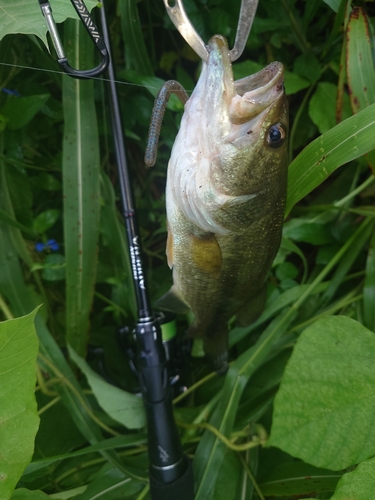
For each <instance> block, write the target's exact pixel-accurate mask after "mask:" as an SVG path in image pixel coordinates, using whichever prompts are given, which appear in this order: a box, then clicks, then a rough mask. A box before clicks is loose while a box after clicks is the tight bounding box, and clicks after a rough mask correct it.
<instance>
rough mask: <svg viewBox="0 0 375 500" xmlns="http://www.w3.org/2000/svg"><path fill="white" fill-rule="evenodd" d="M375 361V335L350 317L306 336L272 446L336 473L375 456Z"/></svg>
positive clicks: (289, 374) (287, 377)
mask: <svg viewBox="0 0 375 500" xmlns="http://www.w3.org/2000/svg"><path fill="white" fill-rule="evenodd" d="M374 358H375V334H374V333H372V332H370V331H369V330H367V329H366V328H365V327H364V326H362V325H361V324H360V323H358V322H357V321H355V320H353V319H351V318H349V317H347V316H333V317H325V318H322V319H320V320H318V321H316V322H315V323H314V324H313V325H311V326H310V327H308V328H307V329H306V330H304V332H303V333H302V334H301V336H300V338H299V340H298V341H297V344H296V347H295V349H294V352H293V354H292V357H291V359H290V361H289V363H288V365H287V368H286V370H285V374H284V377H283V380H282V382H281V387H280V390H279V392H278V394H277V395H276V399H275V403H274V414H273V423H272V429H271V436H270V439H269V441H268V445H270V446H277V447H279V448H281V449H282V450H284V451H286V452H287V453H290V454H291V455H293V456H296V457H298V458H301V459H302V460H304V461H305V462H308V463H311V464H313V465H315V466H316V467H324V468H327V469H332V470H341V469H344V468H346V467H349V466H351V465H354V464H357V463H359V462H361V461H363V460H366V459H368V458H369V457H371V456H372V455H374V454H375V438H374V437H373V436H372V431H371V429H372V422H373V420H374V417H375V409H374V399H375V390H374V386H375V372H374V369H373V366H374ZM348 429H350V432H348Z"/></svg>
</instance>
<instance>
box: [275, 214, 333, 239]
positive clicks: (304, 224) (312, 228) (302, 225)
mask: <svg viewBox="0 0 375 500" xmlns="http://www.w3.org/2000/svg"><path fill="white" fill-rule="evenodd" d="M283 236H285V237H286V238H290V239H291V240H294V241H303V242H305V243H311V244H312V245H325V244H327V243H331V242H332V241H334V238H333V236H332V234H331V231H330V227H329V226H328V225H327V224H324V223H319V222H314V221H313V220H311V219H310V218H302V217H300V218H298V219H290V220H289V221H287V222H286V223H285V224H284V227H283Z"/></svg>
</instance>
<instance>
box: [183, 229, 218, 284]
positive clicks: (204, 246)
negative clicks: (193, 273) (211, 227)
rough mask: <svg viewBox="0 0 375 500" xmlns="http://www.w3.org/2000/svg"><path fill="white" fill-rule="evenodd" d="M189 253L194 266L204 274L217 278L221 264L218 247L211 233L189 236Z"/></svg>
mask: <svg viewBox="0 0 375 500" xmlns="http://www.w3.org/2000/svg"><path fill="white" fill-rule="evenodd" d="M191 253H192V257H193V261H194V264H195V265H196V266H197V267H198V268H199V269H200V270H201V271H203V272H204V273H206V274H208V275H210V276H211V277H213V278H217V277H218V276H219V274H220V271H221V266H222V263H223V260H222V256H221V248H220V245H219V243H218V241H217V239H216V237H215V235H214V234H213V233H206V234H204V235H203V236H194V235H192V236H191Z"/></svg>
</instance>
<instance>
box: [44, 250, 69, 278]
mask: <svg viewBox="0 0 375 500" xmlns="http://www.w3.org/2000/svg"><path fill="white" fill-rule="evenodd" d="M42 269H43V272H42V277H43V279H45V280H47V281H60V280H63V279H64V278H65V269H66V264H65V257H64V256H63V255H61V254H58V253H53V254H50V255H47V257H46V259H45V261H44V264H43V266H42Z"/></svg>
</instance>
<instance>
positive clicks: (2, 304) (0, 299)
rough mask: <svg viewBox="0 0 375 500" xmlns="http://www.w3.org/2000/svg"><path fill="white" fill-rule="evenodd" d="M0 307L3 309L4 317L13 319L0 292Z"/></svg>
mask: <svg viewBox="0 0 375 500" xmlns="http://www.w3.org/2000/svg"><path fill="white" fill-rule="evenodd" d="M0 309H1V310H2V311H3V313H4V316H5V318H6V319H14V316H13V314H12V313H11V311H10V309H9V307H8V304H7V303H6V302H5V300H4V299H3V297H2V295H1V294H0Z"/></svg>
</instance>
